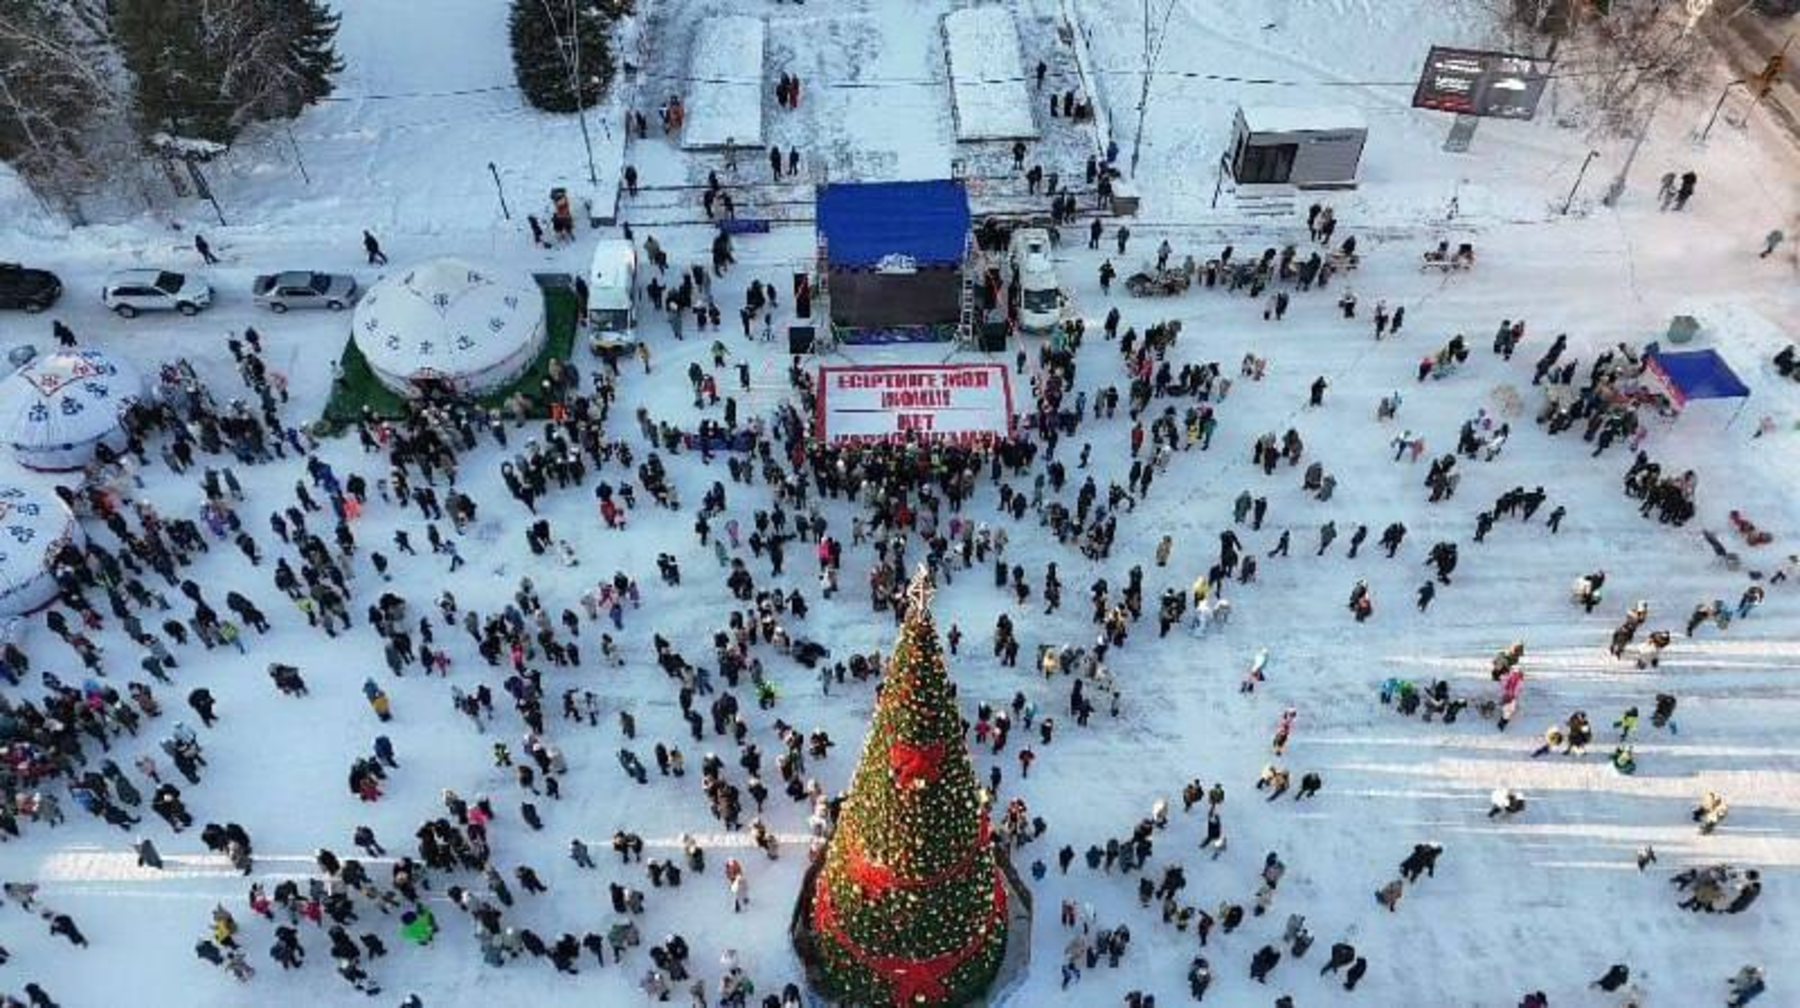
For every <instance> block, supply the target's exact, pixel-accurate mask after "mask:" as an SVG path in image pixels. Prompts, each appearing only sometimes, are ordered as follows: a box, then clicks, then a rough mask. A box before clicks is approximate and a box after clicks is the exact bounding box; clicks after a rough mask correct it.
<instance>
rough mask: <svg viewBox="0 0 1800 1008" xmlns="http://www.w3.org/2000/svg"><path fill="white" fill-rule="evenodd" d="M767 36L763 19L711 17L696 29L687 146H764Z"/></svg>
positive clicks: (683, 136)
mask: <svg viewBox="0 0 1800 1008" xmlns="http://www.w3.org/2000/svg"><path fill="white" fill-rule="evenodd" d="M763 35H764V31H763V21H762V18H757V17H716V18H707V19H706V20H705V21H702V22H701V23H700V27H699V28H697V29H695V32H694V49H693V53H692V54H691V55H690V57H689V59H688V76H689V77H690V78H691V79H692V81H693V89H692V91H690V92H689V94H688V96H687V99H686V103H687V123H686V125H685V126H683V127H682V130H681V146H683V147H685V148H688V149H689V150H693V149H694V148H698V147H723V146H725V145H726V144H727V143H733V144H736V145H737V146H738V147H739V148H740V149H741V148H756V147H761V146H762V141H763V126H762V76H763V71H762V68H763V42H764V38H763Z"/></svg>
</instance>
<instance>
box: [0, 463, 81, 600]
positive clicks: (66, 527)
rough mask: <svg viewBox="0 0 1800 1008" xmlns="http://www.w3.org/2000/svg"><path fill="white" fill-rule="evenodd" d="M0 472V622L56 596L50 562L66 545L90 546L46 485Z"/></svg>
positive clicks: (66, 509) (69, 514)
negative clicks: (85, 544) (82, 544)
mask: <svg viewBox="0 0 1800 1008" xmlns="http://www.w3.org/2000/svg"><path fill="white" fill-rule="evenodd" d="M17 475H18V474H16V473H15V474H13V475H11V476H9V475H5V474H0V618H4V617H8V616H21V615H24V614H26V613H30V612H34V611H36V610H38V609H41V608H43V607H44V606H46V605H49V604H50V603H51V602H52V601H54V600H55V598H56V590H57V589H56V578H55V577H54V576H53V575H52V574H51V573H50V568H51V563H52V561H53V560H54V559H55V557H56V554H57V551H58V550H60V549H62V547H63V544H64V543H74V544H76V545H80V544H81V543H83V542H85V540H84V539H83V538H82V534H81V525H80V523H78V522H77V521H76V520H75V515H74V514H73V513H71V512H70V511H69V509H68V506H67V505H65V504H63V502H62V500H61V499H60V498H58V497H57V496H56V494H55V493H53V492H52V491H51V490H50V489H49V488H48V487H47V486H42V485H39V484H37V483H35V482H28V481H25V480H21V479H18V478H17Z"/></svg>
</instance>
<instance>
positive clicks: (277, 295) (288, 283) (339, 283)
mask: <svg viewBox="0 0 1800 1008" xmlns="http://www.w3.org/2000/svg"><path fill="white" fill-rule="evenodd" d="M251 293H252V294H254V295H255V298H256V303H257V304H259V305H264V306H266V307H267V308H268V309H269V310H270V311H272V312H275V313H276V314H278V315H279V314H281V313H282V312H285V311H287V310H288V309H289V308H329V309H331V310H332V311H343V310H344V309H345V308H348V307H349V306H350V305H351V304H353V303H355V301H356V278H355V277H353V276H349V275H347V274H344V273H308V272H305V271H303V270H291V271H289V272H286V273H276V274H273V275H270V276H259V277H257V278H256V284H255V286H253V287H252V288H251Z"/></svg>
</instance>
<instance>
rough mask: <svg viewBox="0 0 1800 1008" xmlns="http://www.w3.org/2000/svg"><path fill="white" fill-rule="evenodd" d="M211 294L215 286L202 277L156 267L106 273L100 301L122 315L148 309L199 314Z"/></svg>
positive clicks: (209, 302) (125, 315)
mask: <svg viewBox="0 0 1800 1008" xmlns="http://www.w3.org/2000/svg"><path fill="white" fill-rule="evenodd" d="M212 297H213V292H212V287H211V286H209V285H208V284H207V282H206V281H204V280H202V279H200V278H199V277H193V276H188V275H187V274H185V273H174V272H170V271H169V270H154V269H134V270H121V271H120V272H118V273H114V274H113V275H111V276H109V277H107V278H106V286H105V287H103V288H101V290H100V303H101V304H103V305H105V306H106V307H108V308H111V309H112V310H113V311H114V312H117V313H118V314H119V316H120V317H122V318H136V317H137V316H138V313H140V312H147V311H178V312H180V313H181V314H183V315H198V314H199V313H200V310H201V309H202V308H205V307H207V306H208V305H210V304H212Z"/></svg>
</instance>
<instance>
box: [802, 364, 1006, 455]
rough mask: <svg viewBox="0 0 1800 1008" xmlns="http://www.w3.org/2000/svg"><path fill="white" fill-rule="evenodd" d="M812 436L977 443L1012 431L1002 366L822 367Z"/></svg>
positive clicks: (837, 441) (855, 441) (850, 441)
mask: <svg viewBox="0 0 1800 1008" xmlns="http://www.w3.org/2000/svg"><path fill="white" fill-rule="evenodd" d="M818 397H819V409H818V419H817V427H816V429H815V431H814V434H815V436H817V437H818V438H819V439H820V440H822V441H827V442H829V443H831V444H866V443H873V442H881V441H914V440H917V441H952V442H957V443H979V442H982V441H987V440H990V439H992V438H996V437H1004V436H1006V435H1007V434H1009V433H1011V431H1012V376H1011V375H1010V374H1009V373H1008V372H1007V370H1006V365H1004V364H919V365H913V364H887V365H865V366H859V367H821V368H819V384H818Z"/></svg>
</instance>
